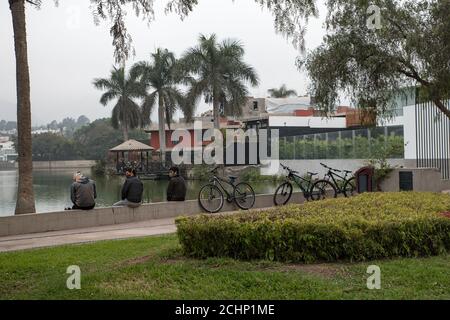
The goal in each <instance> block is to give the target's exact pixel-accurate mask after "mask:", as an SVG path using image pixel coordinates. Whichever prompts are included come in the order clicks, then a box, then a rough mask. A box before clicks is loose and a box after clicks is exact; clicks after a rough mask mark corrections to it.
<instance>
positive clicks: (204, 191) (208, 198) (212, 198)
mask: <svg viewBox="0 0 450 320" xmlns="http://www.w3.org/2000/svg"><path fill="white" fill-rule="evenodd" d="M198 203H199V204H200V207H202V209H203V210H205V211H207V212H210V213H216V212H219V211H220V209H222V207H223V193H222V191H221V190H220V189H219V188H218V187H217V186H215V185H213V184H207V185H205V186H203V187H202V188H201V189H200V192H199V193H198Z"/></svg>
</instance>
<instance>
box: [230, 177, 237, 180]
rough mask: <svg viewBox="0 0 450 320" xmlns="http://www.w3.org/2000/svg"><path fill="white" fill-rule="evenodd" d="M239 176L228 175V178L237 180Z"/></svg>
mask: <svg viewBox="0 0 450 320" xmlns="http://www.w3.org/2000/svg"><path fill="white" fill-rule="evenodd" d="M237 178H238V177H236V176H228V179H231V180H236V179H237Z"/></svg>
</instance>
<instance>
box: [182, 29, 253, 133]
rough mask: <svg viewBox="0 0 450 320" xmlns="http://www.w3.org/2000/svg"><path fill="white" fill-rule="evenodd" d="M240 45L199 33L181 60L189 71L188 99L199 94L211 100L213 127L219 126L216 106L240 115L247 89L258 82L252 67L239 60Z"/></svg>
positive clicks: (193, 100)
mask: <svg viewBox="0 0 450 320" xmlns="http://www.w3.org/2000/svg"><path fill="white" fill-rule="evenodd" d="M243 56H244V48H243V46H242V44H241V43H240V42H239V41H235V40H230V39H226V40H224V41H222V42H220V43H218V42H217V39H216V35H215V34H212V35H211V36H209V37H207V36H205V35H200V37H199V44H198V45H197V46H195V47H193V48H190V49H188V50H187V51H186V52H185V53H184V55H183V57H182V59H181V63H182V66H183V69H184V70H185V71H186V72H188V73H190V74H191V75H192V77H191V79H190V89H189V93H188V101H189V104H190V105H191V106H195V104H196V102H197V100H198V99H199V98H200V97H201V96H202V95H203V96H204V98H205V102H206V103H212V104H213V116H214V127H215V128H216V129H219V128H220V122H219V119H220V110H219V108H220V107H222V108H223V110H222V113H223V114H224V115H240V114H241V112H242V105H243V104H244V103H245V97H246V96H247V94H248V90H247V88H246V86H245V82H249V83H250V84H251V85H252V86H257V85H258V83H259V80H258V75H257V74H256V71H255V70H254V69H253V67H251V66H250V65H248V64H246V63H245V62H244V61H243Z"/></svg>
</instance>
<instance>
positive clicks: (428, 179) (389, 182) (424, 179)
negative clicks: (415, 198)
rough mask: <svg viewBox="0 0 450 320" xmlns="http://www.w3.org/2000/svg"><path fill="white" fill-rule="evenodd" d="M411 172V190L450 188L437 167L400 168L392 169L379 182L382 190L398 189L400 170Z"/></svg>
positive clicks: (449, 181)
mask: <svg viewBox="0 0 450 320" xmlns="http://www.w3.org/2000/svg"><path fill="white" fill-rule="evenodd" d="M405 171H406V172H412V176H413V190H414V191H419V192H442V191H444V190H450V180H442V179H441V172H440V171H439V169H437V168H401V169H394V170H393V171H392V172H391V173H390V174H389V176H388V177H387V178H386V179H385V180H384V181H383V182H381V183H380V187H381V190H382V191H385V192H396V191H400V172H405Z"/></svg>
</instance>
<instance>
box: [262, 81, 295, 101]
mask: <svg viewBox="0 0 450 320" xmlns="http://www.w3.org/2000/svg"><path fill="white" fill-rule="evenodd" d="M267 91H268V92H269V94H270V96H271V97H272V98H287V97H289V96H296V95H297V91H295V90H290V89H289V90H288V88H287V87H286V85H285V84H283V85H282V86H281V87H280V88H272V89H269V90H267Z"/></svg>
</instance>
